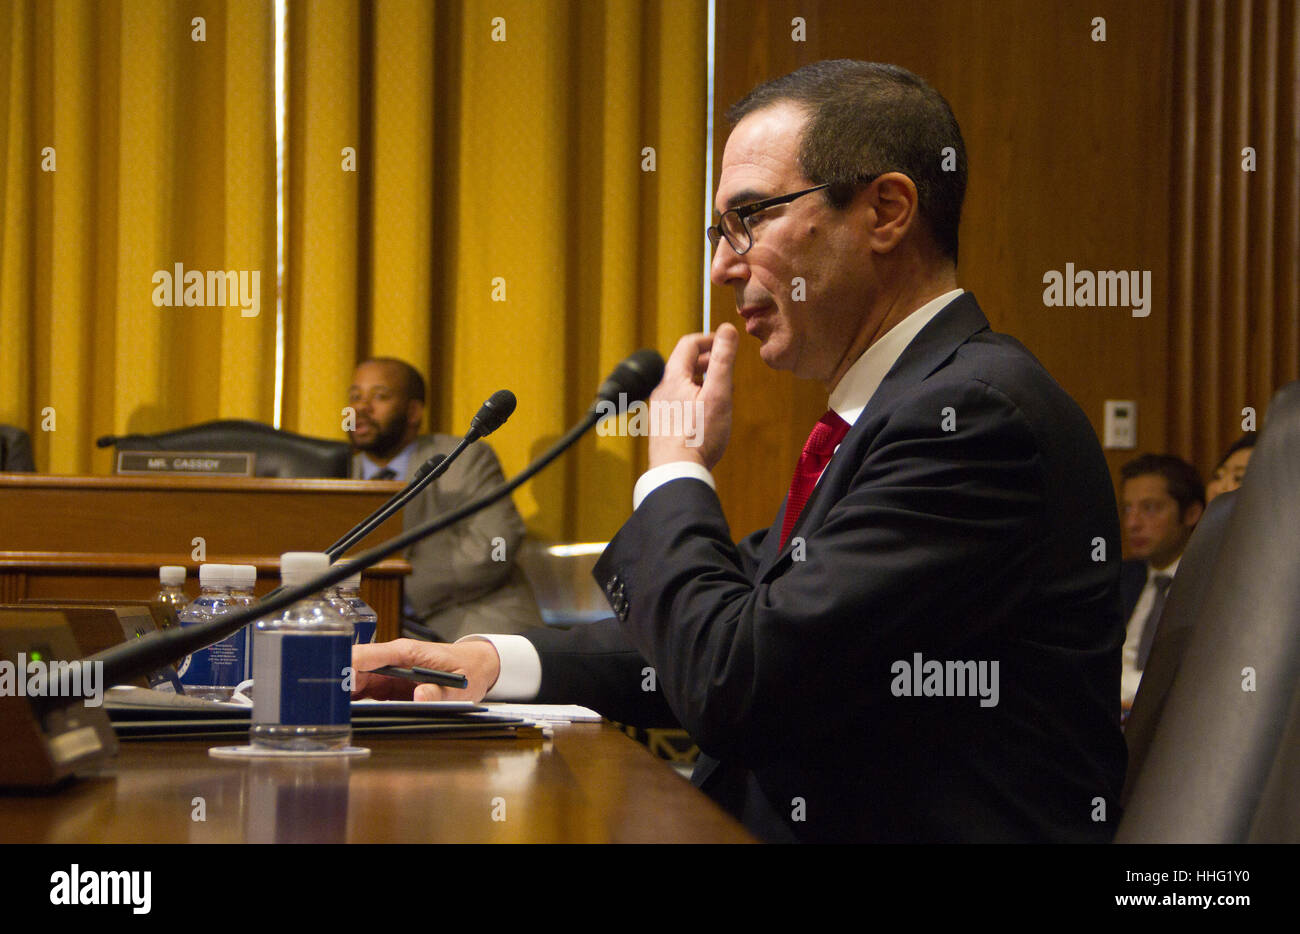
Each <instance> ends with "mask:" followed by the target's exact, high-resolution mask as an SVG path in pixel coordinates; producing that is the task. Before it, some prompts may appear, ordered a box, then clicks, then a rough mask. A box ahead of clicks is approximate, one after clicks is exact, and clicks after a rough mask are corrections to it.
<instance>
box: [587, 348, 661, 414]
mask: <svg viewBox="0 0 1300 934" xmlns="http://www.w3.org/2000/svg"><path fill="white" fill-rule="evenodd" d="M663 378H664V358H663V357H661V356H659V354H658V353H657V352H656V351H654V350H638V351H637V352H636V353H634V354H632V356H630V357H628V358H627V359H626V360H624V361H623V362H622V363H620V364H619V365H618V366H616V367H615V368H614V372H613V373H611V374H609V378H608V379H607V380H605V382H603V383H601V384H600V388H599V389H597V390H596V401H595V402H593V403H592V405H591V410H590V411H592V412H594V411H596V410H597V409H600V410H601V411H602V414H608V409H607V408H606V407H604V406H602V405H601V403H602V402H603V403H606V405H608V404H609V403H612V404H613V405H614V406H616V408H617V409H618V410H621V409H622V408H623V405H622V404H620V398H621V399H622V400H623V402H624V403H632V402H641V401H642V400H645V399H648V398H649V397H650V393H652V392H654V388H655V387H656V386H658V385H659V381H660V380H661V379H663Z"/></svg>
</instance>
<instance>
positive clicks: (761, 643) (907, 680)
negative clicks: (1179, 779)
mask: <svg viewBox="0 0 1300 934" xmlns="http://www.w3.org/2000/svg"><path fill="white" fill-rule="evenodd" d="M731 116H732V119H733V122H734V123H735V128H734V130H733V131H732V134H731V136H730V138H729V139H728V142H727V146H726V152H725V154H724V157H723V162H722V174H721V179H720V182H719V186H718V191H717V206H718V210H719V212H720V218H719V223H718V225H716V226H715V227H713V228H711V229H710V231H709V233H710V238H711V239H712V240H713V242H714V244H715V247H716V251H715V254H714V258H713V265H712V279H713V281H714V283H715V284H717V285H720V286H721V285H729V286H731V287H733V289H734V290H735V294H736V305H737V308H738V309H739V311H740V314H741V316H742V318H743V319H744V321H745V330H746V331H747V333H748V334H750V335H751V336H752V337H754V338H756V339H757V340H758V342H759V345H760V346H759V353H760V355H761V356H762V359H763V360H764V362H765V363H767V364H768V365H769V366H771V367H773V368H775V369H789V370H792V371H793V372H794V373H795V375H796V376H799V377H802V378H807V379H816V380H818V381H820V382H821V383H822V384H823V386H824V387H825V388H826V390H827V393H828V395H829V403H830V405H829V410H828V412H827V413H826V415H824V416H823V417H822V419H821V420H820V421H819V422H818V425H817V427H816V428H815V429H814V430H813V433H812V435H810V437H809V442H808V444H807V445H806V446H805V449H804V454H803V455H802V456H801V458H800V462H799V464H798V466H797V467H796V470H795V479H794V481H793V482H792V485H791V491H790V494H789V495H788V496H787V499H786V503H785V506H784V507H783V508H782V510H781V512H780V513H779V514H778V515H777V518H776V521H775V522H774V524H773V525H772V527H771V528H770V529H766V530H763V531H760V532H757V533H755V534H754V535H751V536H750V537H749V538H747V539H745V540H743V541H742V542H740V543H739V544H733V543H732V540H731V537H730V534H729V531H728V528H727V524H726V521H725V519H724V517H723V515H722V510H721V507H720V505H719V502H718V499H717V496H716V494H715V492H714V489H713V478H712V474H711V468H712V467H713V465H714V464H716V463H717V461H718V460H719V458H720V457H721V456H722V453H723V450H724V448H725V446H726V443H727V439H728V434H729V431H730V419H731V406H732V384H731V372H732V364H733V361H734V358H735V354H736V352H737V345H738V342H739V337H738V335H737V333H736V331H735V329H734V328H733V327H731V326H730V325H727V324H724V325H722V326H721V327H719V328H718V330H717V332H716V334H714V335H707V334H696V335H690V336H688V337H685V338H683V339H682V340H681V341H680V342H679V343H678V345H677V347H676V349H675V350H674V352H673V354H672V356H671V358H670V359H669V361H668V364H667V368H666V370H665V374H664V378H663V381H662V382H661V383H660V385H659V387H658V389H656V391H655V393H654V395H653V396H652V397H651V404H652V405H654V404H656V403H667V404H685V405H697V406H698V411H699V413H700V415H699V417H698V418H697V420H696V424H697V425H698V426H699V427H698V430H697V433H696V434H695V435H694V436H693V437H691V438H689V439H688V438H683V437H674V436H672V435H661V436H658V437H652V438H651V439H650V457H649V462H650V469H649V470H648V471H647V473H646V474H645V475H643V477H642V478H641V480H640V481H639V482H638V484H637V490H636V495H635V505H634V512H633V515H632V517H631V519H630V520H629V521H628V522H627V524H626V525H625V526H624V527H623V529H622V530H620V532H619V533H618V535H617V536H615V538H614V539H613V541H611V542H610V545H609V547H608V548H607V550H606V552H605V554H604V555H603V556H602V558H601V561H600V562H599V564H598V565H597V568H596V575H597V578H598V580H600V581H601V583H602V585H603V586H604V588H605V592H606V594H607V595H608V597H609V600H610V604H611V606H612V607H613V609H614V611H615V612H616V614H617V617H618V620H617V622H611V623H609V624H608V625H601V624H596V625H593V626H590V627H585V628H582V629H577V630H573V631H570V632H567V633H555V632H542V633H537V634H533V635H530V636H528V637H527V638H526V639H517V640H516V639H509V638H497V637H486V638H487V639H489V640H490V644H489V642H485V641H470V642H463V643H461V644H458V645H455V646H446V647H432V646H431V647H423V648H417V647H415V646H414V644H413V643H411V644H402V643H390V644H388V645H387V646H368V647H360V648H359V649H358V650H357V651H356V652H355V653H354V664H355V665H356V667H357V669H358V670H360V671H364V670H366V669H372V668H374V667H377V666H378V665H382V664H412V663H417V662H418V663H420V664H437V665H441V666H443V667H453V668H457V669H460V670H463V671H465V672H466V673H467V674H468V675H469V677H470V694H471V696H482V694H483V692H485V691H487V690H488V689H489V688H491V690H492V695H491V696H499V697H502V698H503V699H504V698H506V697H516V698H522V697H531V698H536V699H537V700H539V701H544V702H556V701H561V700H564V701H568V702H578V703H585V704H589V705H591V706H594V707H596V708H597V709H598V710H600V711H601V712H602V713H605V714H606V715H608V716H611V717H614V718H616V719H622V720H626V721H629V722H649V721H653V720H655V719H657V718H659V717H663V716H671V717H673V718H674V719H675V720H676V721H677V722H679V723H680V724H681V725H682V726H684V727H686V729H687V730H689V731H690V733H691V735H692V736H693V737H694V738H695V740H696V741H697V742H698V744H699V746H700V748H701V750H702V751H703V753H704V755H703V757H702V759H701V762H700V764H699V767H698V768H697V770H696V774H695V777H694V779H695V781H696V783H697V784H699V785H700V786H701V787H702V788H703V789H704V790H705V791H706V792H707V793H709V794H710V795H711V796H713V797H714V798H715V800H717V801H719V802H720V803H721V804H722V805H723V806H724V807H726V808H727V809H728V810H730V811H731V812H732V813H734V814H736V815H737V816H738V817H739V818H740V819H741V820H743V821H744V823H745V824H746V825H747V826H749V827H750V828H751V829H753V830H754V831H755V832H756V833H757V834H759V835H760V836H761V837H763V838H764V839H767V840H773V841H782V840H810V841H813V840H875V841H921V842H924V841H1013V840H1014V841H1047V840H1053V841H1104V840H1108V839H1109V838H1110V837H1111V835H1112V833H1113V829H1114V826H1115V823H1116V822H1117V820H1118V818H1119V814H1118V813H1117V812H1116V801H1117V798H1118V792H1119V786H1120V783H1121V782H1122V779H1123V774H1124V762H1125V751H1124V745H1123V740H1122V737H1121V735H1120V732H1119V727H1118V682H1119V648H1120V644H1121V642H1122V641H1123V629H1122V625H1121V621H1120V619H1119V613H1118V609H1119V601H1118V592H1117V583H1118V581H1117V577H1118V561H1117V555H1116V553H1117V551H1118V544H1119V529H1118V523H1117V521H1116V510H1115V502H1114V494H1113V492H1112V490H1111V486H1110V480H1109V477H1108V474H1107V470H1106V465H1105V462H1104V460H1103V458H1102V455H1101V451H1100V448H1099V446H1098V444H1097V440H1096V436H1095V434H1094V433H1093V430H1092V428H1091V426H1090V425H1089V424H1088V422H1087V419H1086V418H1085V417H1084V415H1083V414H1082V412H1080V410H1079V409H1078V407H1077V406H1076V405H1075V404H1074V403H1073V402H1072V401H1071V400H1070V399H1069V397H1068V396H1067V395H1066V394H1065V393H1064V392H1063V391H1062V390H1061V388H1060V387H1059V386H1057V385H1056V383H1055V382H1053V381H1052V379H1051V377H1050V376H1049V375H1048V374H1047V373H1046V372H1045V371H1044V370H1043V369H1042V367H1041V366H1040V365H1039V364H1038V363H1037V361H1035V360H1034V359H1033V357H1032V356H1031V355H1030V354H1029V353H1028V351H1026V350H1025V349H1024V348H1023V347H1022V346H1021V345H1020V344H1018V343H1017V342H1016V341H1014V340H1012V339H1011V338H1008V337H1004V336H1002V335H997V334H994V333H993V332H991V331H990V330H989V329H988V322H987V321H986V320H985V318H984V316H983V314H982V313H981V312H980V310H979V307H978V305H977V304H976V303H975V300H974V298H973V296H971V295H969V294H968V293H963V292H962V291H961V290H960V289H959V288H957V285H956V254H957V225H958V220H959V217H960V209H961V200H962V194H963V191H964V186H965V155H964V149H963V145H962V140H961V135H960V131H959V130H958V128H957V124H956V121H955V119H954V118H953V116H952V113H951V111H950V110H949V108H948V106H947V103H946V102H945V101H944V100H943V99H942V97H940V96H939V95H938V94H937V92H935V91H934V90H933V89H931V88H929V87H928V86H927V85H925V84H924V82H922V81H921V80H920V79H919V78H916V77H915V76H914V75H911V74H910V73H908V72H905V71H903V70H902V69H897V68H894V67H892V66H884V65H870V64H866V63H861V62H823V63H818V64H816V65H812V66H807V67H805V68H803V69H800V70H799V71H797V72H795V73H793V74H792V75H788V76H786V77H785V78H782V79H777V81H774V82H770V83H769V84H767V85H763V86H761V87H760V88H758V89H757V90H756V91H754V92H753V93H752V94H750V95H749V96H748V97H747V98H746V99H745V100H743V101H742V102H741V103H740V104H738V105H737V107H736V108H733V112H732V115H731ZM945 154H946V155H945ZM945 165H947V166H948V168H947V169H945V168H944V166H945ZM737 404H742V405H743V404H744V400H743V399H741V400H737ZM359 687H361V688H362V689H363V690H367V691H373V692H376V693H382V692H386V691H388V690H392V689H393V688H392V685H391V679H379V678H376V677H373V676H371V677H366V676H364V675H363V676H361V677H360V678H359ZM417 696H420V697H434V696H444V695H443V694H442V692H440V691H437V690H431V689H429V688H427V687H421V688H420V689H418V691H417ZM445 696H457V695H456V692H451V693H450V694H447V695H445Z"/></svg>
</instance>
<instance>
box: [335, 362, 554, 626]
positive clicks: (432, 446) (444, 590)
mask: <svg viewBox="0 0 1300 934" xmlns="http://www.w3.org/2000/svg"><path fill="white" fill-rule="evenodd" d="M348 402H349V404H350V405H351V406H352V409H353V414H354V424H353V425H352V429H351V431H349V436H350V438H351V440H352V445H353V447H354V448H355V449H356V451H357V453H356V454H355V455H354V456H353V458H352V476H353V477H357V478H360V479H365V480H374V479H380V480H401V481H404V482H409V481H410V480H411V478H412V477H413V476H414V475H415V471H417V470H419V468H420V466H421V465H422V464H423V463H424V462H425V461H427V460H428V459H429V458H430V457H432V456H433V455H435V454H442V455H444V456H446V455H447V454H450V453H451V452H452V449H453V448H455V447H456V445H457V443H458V442H459V441H460V439H459V438H456V437H454V436H452V435H442V434H432V435H421V434H419V431H420V424H421V422H422V421H423V419H424V378H423V377H422V376H420V374H419V372H418V371H417V370H416V369H415V368H414V367H412V366H411V365H410V364H409V363H406V362H405V361H402V360H396V359H393V358H390V357H380V358H376V359H373V360H366V361H363V362H362V363H359V364H358V365H357V368H356V370H355V371H354V372H353V374H352V385H351V387H350V388H349V390H348ZM504 481H505V478H504V477H503V476H502V474H501V465H500V463H499V462H498V461H497V456H496V454H495V453H494V452H493V450H492V448H490V447H489V446H488V445H487V442H485V441H478V442H476V443H475V444H472V445H470V446H469V447H468V448H466V449H465V451H464V452H463V453H462V454H461V455H460V457H458V458H457V459H456V460H455V461H454V462H453V463H452V465H451V466H450V467H449V468H448V469H447V472H446V473H445V474H443V475H442V476H441V477H440V478H438V480H437V481H435V482H434V483H432V484H431V485H429V486H427V487H425V489H424V490H423V491H422V492H421V493H420V495H419V496H417V497H416V498H415V499H413V500H411V501H410V502H409V503H407V504H406V507H405V508H404V509H403V510H402V525H403V527H404V528H408V529H410V528H414V527H416V526H418V525H423V524H424V523H425V522H427V521H428V520H430V519H432V518H433V517H434V516H436V515H439V514H442V513H446V512H450V511H451V510H453V509H456V508H458V507H460V506H463V505H465V504H466V503H468V502H471V501H473V500H474V499H477V498H478V497H479V496H481V495H482V494H484V493H486V492H488V491H489V490H492V489H494V488H496V487H498V486H500V485H501V484H502V483H503V482H504ZM524 533H525V528H524V521H523V519H521V518H520V517H519V513H518V511H516V509H515V504H514V503H513V502H511V500H510V499H509V498H508V497H507V498H506V499H503V500H501V501H500V502H498V503H496V504H495V505H493V506H492V507H490V508H488V509H485V510H483V511H482V512H480V513H478V514H476V515H474V516H472V517H470V518H469V519H467V520H466V521H465V522H461V523H458V524H457V525H454V526H452V527H451V528H449V529H446V530H445V531H442V532H439V533H438V534H437V535H432V536H430V537H429V538H426V539H424V540H423V541H420V542H416V543H415V544H414V545H412V546H411V548H409V549H408V550H407V552H406V555H405V557H406V559H407V560H408V561H410V562H411V576H410V577H409V578H408V579H407V582H406V586H405V588H404V597H405V601H404V602H405V606H404V608H403V615H404V616H405V623H404V628H405V629H406V630H407V631H408V632H410V633H412V634H413V635H417V636H419V637H421V638H426V639H427V638H432V639H459V638H460V637H461V636H464V635H466V634H468V633H472V632H483V631H485V630H489V631H491V632H502V633H521V632H527V631H528V630H529V629H532V628H535V627H540V626H541V625H542V618H541V614H540V613H539V611H538V609H537V602H536V600H535V599H534V598H533V592H532V590H531V589H530V588H529V586H528V582H527V581H526V580H525V579H524V575H523V571H522V570H521V569H520V567H519V565H518V564H517V563H516V561H515V558H516V557H517V555H518V553H519V546H520V544H521V543H522V542H523V539H524Z"/></svg>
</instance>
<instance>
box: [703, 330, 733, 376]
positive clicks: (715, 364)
mask: <svg viewBox="0 0 1300 934" xmlns="http://www.w3.org/2000/svg"><path fill="white" fill-rule="evenodd" d="M739 346H740V334H739V333H738V332H737V331H736V329H735V327H734V326H732V325H731V324H728V323H724V324H720V325H718V330H717V333H716V334H714V335H713V344H712V348H711V350H710V352H709V358H708V370H707V372H706V373H705V375H704V391H705V392H724V393H727V394H730V392H731V380H732V373H733V372H734V370H735V365H736V350H737V348H739Z"/></svg>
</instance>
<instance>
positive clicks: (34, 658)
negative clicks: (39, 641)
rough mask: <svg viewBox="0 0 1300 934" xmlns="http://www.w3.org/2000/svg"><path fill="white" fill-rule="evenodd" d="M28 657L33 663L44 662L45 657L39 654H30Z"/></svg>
mask: <svg viewBox="0 0 1300 934" xmlns="http://www.w3.org/2000/svg"><path fill="white" fill-rule="evenodd" d="M30 657H31V660H32V661H34V662H42V661H45V656H44V655H42V654H41V653H40V652H33V653H32V654H31V656H30Z"/></svg>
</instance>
